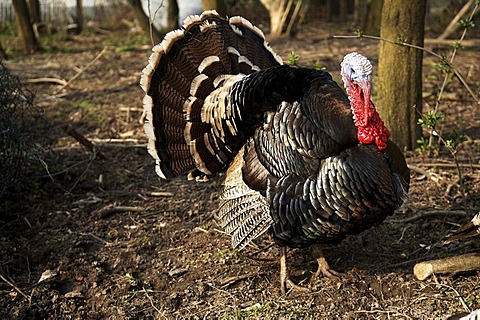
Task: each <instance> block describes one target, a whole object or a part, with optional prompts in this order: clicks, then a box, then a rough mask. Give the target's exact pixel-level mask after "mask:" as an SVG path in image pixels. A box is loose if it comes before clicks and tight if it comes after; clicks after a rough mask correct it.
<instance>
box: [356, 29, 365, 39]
mask: <svg viewBox="0 0 480 320" xmlns="http://www.w3.org/2000/svg"><path fill="white" fill-rule="evenodd" d="M355 34H356V35H357V36H358V37H360V38H361V37H363V35H364V34H365V33H364V32H363V30H360V29H357V30H356V31H355Z"/></svg>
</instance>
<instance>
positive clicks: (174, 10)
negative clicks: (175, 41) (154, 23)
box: [168, 0, 178, 30]
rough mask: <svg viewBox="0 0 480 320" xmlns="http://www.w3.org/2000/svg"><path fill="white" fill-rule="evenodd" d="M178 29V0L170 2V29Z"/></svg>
mask: <svg viewBox="0 0 480 320" xmlns="http://www.w3.org/2000/svg"><path fill="white" fill-rule="evenodd" d="M177 28H178V3H177V0H168V29H169V30H175V29H177Z"/></svg>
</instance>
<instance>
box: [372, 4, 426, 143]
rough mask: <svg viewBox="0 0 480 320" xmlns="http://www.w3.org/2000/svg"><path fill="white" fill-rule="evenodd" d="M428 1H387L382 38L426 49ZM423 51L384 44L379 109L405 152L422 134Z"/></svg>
mask: <svg viewBox="0 0 480 320" xmlns="http://www.w3.org/2000/svg"><path fill="white" fill-rule="evenodd" d="M425 8H426V6H425V1H416V0H404V1H396V0H385V2H384V4H383V9H382V20H381V31H380V36H381V37H382V38H384V39H388V40H392V41H396V42H406V43H410V44H413V45H416V46H420V47H422V46H423V35H424V21H425ZM422 53H423V52H422V51H421V50H419V49H415V48H411V47H406V46H401V45H397V44H392V43H389V42H387V41H381V42H380V54H379V66H378V78H379V81H378V82H379V84H378V86H377V87H378V97H377V107H378V111H379V113H380V115H381V116H382V119H383V120H384V121H385V124H386V125H387V127H388V128H389V129H390V132H391V139H392V140H393V141H395V143H397V145H398V146H399V147H400V148H401V149H404V148H406V149H408V150H412V149H413V148H414V146H415V144H416V141H417V139H418V137H419V136H420V134H421V131H420V126H419V125H417V121H418V117H419V114H421V112H422V57H423V55H422Z"/></svg>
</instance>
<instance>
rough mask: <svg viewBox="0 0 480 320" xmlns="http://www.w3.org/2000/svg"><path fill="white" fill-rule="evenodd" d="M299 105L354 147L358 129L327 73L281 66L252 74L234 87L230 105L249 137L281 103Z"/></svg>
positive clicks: (318, 125) (324, 126)
mask: <svg viewBox="0 0 480 320" xmlns="http://www.w3.org/2000/svg"><path fill="white" fill-rule="evenodd" d="M284 101H285V102H288V103H293V102H295V101H298V102H300V104H301V109H302V112H303V113H304V114H305V115H306V116H307V117H308V118H309V119H310V120H311V121H312V122H313V123H315V125H316V126H317V127H319V128H320V129H321V130H323V131H325V132H327V133H328V134H329V135H330V137H332V138H333V139H334V140H335V141H337V142H338V143H340V144H348V145H350V144H355V143H357V142H358V140H357V129H356V127H355V125H354V124H353V121H352V113H351V111H350V108H349V100H348V97H347V96H346V95H345V93H344V92H343V90H342V89H341V88H340V87H339V86H338V85H337V83H336V82H335V81H333V79H332V77H331V76H330V74H328V73H327V72H323V71H319V70H314V69H308V68H296V67H290V66H287V65H281V66H276V67H271V68H268V69H264V70H261V71H259V72H256V73H253V74H250V75H248V76H246V77H244V78H243V79H242V80H240V81H238V82H237V83H235V84H234V86H233V90H232V95H231V102H232V104H233V105H234V106H236V107H237V108H238V110H239V112H240V114H241V117H242V122H243V123H244V124H245V128H248V130H249V131H247V132H246V135H247V136H251V135H252V134H253V132H254V130H255V128H256V127H258V126H259V125H261V124H262V123H263V120H264V115H265V113H267V112H272V111H277V108H278V106H279V105H280V103H282V102H284Z"/></svg>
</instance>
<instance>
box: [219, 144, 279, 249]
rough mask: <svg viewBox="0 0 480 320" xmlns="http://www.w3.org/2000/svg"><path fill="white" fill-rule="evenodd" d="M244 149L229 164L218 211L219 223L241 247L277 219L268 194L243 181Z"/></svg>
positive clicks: (234, 246)
mask: <svg viewBox="0 0 480 320" xmlns="http://www.w3.org/2000/svg"><path fill="white" fill-rule="evenodd" d="M243 150H244V148H242V149H241V150H240V152H239V153H238V154H237V156H236V157H235V158H234V160H233V162H232V164H231V165H230V167H229V168H228V171H227V174H226V178H225V182H224V184H225V187H224V190H223V192H222V194H221V196H220V205H219V210H218V212H217V214H216V220H217V222H218V224H219V225H220V226H221V227H222V228H223V229H224V230H225V232H227V233H230V234H231V235H232V246H233V248H237V249H239V250H240V249H243V248H244V247H245V246H247V245H248V244H249V243H250V242H251V241H252V240H254V239H256V238H258V237H259V236H261V235H262V234H263V233H265V232H266V231H267V230H268V229H269V228H270V226H271V225H272V223H273V220H272V218H271V216H270V205H269V203H268V200H267V198H265V197H264V196H262V194H261V193H260V192H258V191H254V190H252V189H250V188H249V187H248V186H247V185H246V184H245V183H243V182H242V181H243V178H242V167H243V166H244V160H243V158H244V155H243Z"/></svg>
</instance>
